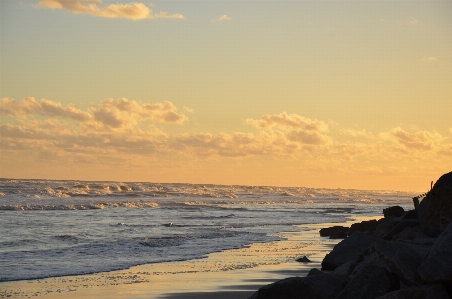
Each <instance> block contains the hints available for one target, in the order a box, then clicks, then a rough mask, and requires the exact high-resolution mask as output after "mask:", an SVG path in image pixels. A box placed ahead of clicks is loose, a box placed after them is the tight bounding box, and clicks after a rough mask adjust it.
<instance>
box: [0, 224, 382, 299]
mask: <svg viewBox="0 0 452 299" xmlns="http://www.w3.org/2000/svg"><path fill="white" fill-rule="evenodd" d="M378 218H381V217H379V216H373V217H359V218H357V217H355V218H353V220H350V221H348V222H347V223H340V224H338V223H322V224H309V225H302V226H298V227H297V228H298V230H297V231H293V232H283V233H280V234H278V235H279V236H281V237H283V238H285V240H282V241H275V242H267V243H258V244H252V245H251V246H249V247H245V248H237V249H231V250H225V251H221V252H215V253H211V254H209V255H207V256H206V257H205V258H203V259H197V260H190V261H180V262H170V263H159V264H146V265H141V266H135V267H131V268H129V269H126V270H120V271H111V272H102V273H96V274H87V275H77V276H65V277H55V278H46V279H36V280H25V281H14V282H2V283H0V298H147V299H186V298H199V299H203V298H217V299H223V298H224V299H240V298H248V297H249V296H251V295H252V294H253V293H254V292H255V291H257V289H259V288H260V287H262V286H264V285H267V284H269V283H272V282H274V281H276V280H280V279H283V278H286V277H291V276H306V274H307V273H308V272H309V270H310V269H311V268H320V263H321V261H322V260H323V258H324V256H325V255H326V254H327V253H328V252H330V251H331V249H332V248H333V247H334V245H335V244H337V243H338V242H339V241H340V240H329V239H327V238H321V237H320V236H319V229H320V228H323V227H328V226H332V225H351V224H352V223H354V222H358V221H362V220H369V219H378ZM304 255H305V256H307V257H309V259H310V260H311V261H312V262H311V263H299V262H296V261H295V259H296V258H297V257H300V256H304Z"/></svg>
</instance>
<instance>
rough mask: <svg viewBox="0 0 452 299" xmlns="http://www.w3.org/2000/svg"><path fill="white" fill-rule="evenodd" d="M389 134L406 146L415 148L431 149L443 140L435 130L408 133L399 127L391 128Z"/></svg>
mask: <svg viewBox="0 0 452 299" xmlns="http://www.w3.org/2000/svg"><path fill="white" fill-rule="evenodd" d="M390 134H391V135H392V136H393V137H394V138H395V139H396V140H397V142H399V143H400V144H403V145H404V146H405V147H406V148H409V149H417V150H432V149H434V148H435V147H436V146H438V145H439V144H440V143H441V142H442V141H443V140H445V138H444V137H442V136H441V135H440V134H438V133H436V132H433V133H431V132H428V131H418V132H416V133H408V132H406V131H404V130H403V129H402V128H400V127H397V128H394V129H392V130H391V131H390Z"/></svg>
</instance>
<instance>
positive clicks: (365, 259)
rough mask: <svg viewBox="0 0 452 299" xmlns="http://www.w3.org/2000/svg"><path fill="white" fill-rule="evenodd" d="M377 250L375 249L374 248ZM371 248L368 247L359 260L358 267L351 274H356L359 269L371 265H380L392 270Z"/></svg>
mask: <svg viewBox="0 0 452 299" xmlns="http://www.w3.org/2000/svg"><path fill="white" fill-rule="evenodd" d="M371 247H374V246H371ZM374 250H375V249H374ZM374 250H372V249H371V248H369V249H367V250H366V251H365V252H364V253H363V254H362V255H361V256H360V257H359V258H358V259H357V260H356V262H357V263H358V264H357V265H356V267H355V268H354V269H353V270H352V273H351V274H350V275H351V276H354V275H356V273H358V272H359V271H361V269H362V268H364V267H366V266H368V265H371V266H373V267H379V268H383V269H385V270H386V271H388V272H391V271H390V270H389V267H388V265H387V264H386V262H385V261H384V260H383V259H382V258H381V257H380V256H379V255H378V253H376V252H375V251H374Z"/></svg>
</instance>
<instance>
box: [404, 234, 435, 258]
mask: <svg viewBox="0 0 452 299" xmlns="http://www.w3.org/2000/svg"><path fill="white" fill-rule="evenodd" d="M435 241H436V239H431V238H428V239H416V240H404V241H400V242H402V243H403V244H405V246H407V247H408V248H410V249H411V250H413V251H414V252H416V253H417V254H418V255H419V256H420V257H421V259H422V260H425V259H426V258H427V257H428V255H429V253H430V251H431V250H432V247H433V243H435Z"/></svg>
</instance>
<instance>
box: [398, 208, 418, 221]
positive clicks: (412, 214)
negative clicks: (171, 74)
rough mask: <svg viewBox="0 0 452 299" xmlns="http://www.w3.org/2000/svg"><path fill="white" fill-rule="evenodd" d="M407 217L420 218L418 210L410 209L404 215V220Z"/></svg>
mask: <svg viewBox="0 0 452 299" xmlns="http://www.w3.org/2000/svg"><path fill="white" fill-rule="evenodd" d="M406 219H419V217H418V215H417V211H416V210H409V211H407V212H405V214H403V215H402V220H406Z"/></svg>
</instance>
